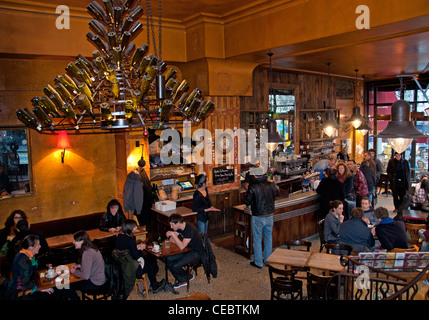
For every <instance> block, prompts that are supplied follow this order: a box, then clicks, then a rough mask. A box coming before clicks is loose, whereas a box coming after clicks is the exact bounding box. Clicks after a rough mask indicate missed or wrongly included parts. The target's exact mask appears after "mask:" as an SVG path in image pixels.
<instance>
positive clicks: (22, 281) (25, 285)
mask: <svg viewBox="0 0 429 320" xmlns="http://www.w3.org/2000/svg"><path fill="white" fill-rule="evenodd" d="M39 249H40V240H39V237H38V236H37V235H35V234H30V235H28V236H26V237H25V238H24V239H23V240H22V241H21V250H20V251H19V252H18V253H17V254H16V255H15V258H14V260H13V264H12V279H11V280H7V281H8V285H7V287H8V292H7V295H8V297H9V298H11V299H20V298H22V299H25V300H39V299H41V300H45V299H51V298H53V297H54V296H55V295H52V294H53V293H54V289H52V288H49V289H45V290H41V291H37V286H36V283H35V282H34V274H35V272H36V270H37V261H36V259H35V255H36V254H37V253H38V252H39Z"/></svg>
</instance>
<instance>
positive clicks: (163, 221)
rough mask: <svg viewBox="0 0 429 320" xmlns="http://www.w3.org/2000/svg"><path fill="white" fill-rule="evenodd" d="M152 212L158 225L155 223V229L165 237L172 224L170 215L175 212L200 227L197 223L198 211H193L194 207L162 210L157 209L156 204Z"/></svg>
mask: <svg viewBox="0 0 429 320" xmlns="http://www.w3.org/2000/svg"><path fill="white" fill-rule="evenodd" d="M152 213H153V218H154V220H155V221H154V222H155V224H156V225H154V231H155V232H156V233H158V234H160V235H161V237H163V238H165V233H166V232H167V231H168V230H171V229H170V224H169V222H168V219H169V218H170V216H171V215H172V214H174V213H177V214H180V215H181V216H182V217H183V220H184V221H186V222H190V223H192V224H193V225H194V226H195V227H196V228H198V225H197V213H196V212H193V211H192V209H189V208H187V207H184V206H183V207H176V209H173V210H168V211H161V210H157V209H155V205H153V206H152Z"/></svg>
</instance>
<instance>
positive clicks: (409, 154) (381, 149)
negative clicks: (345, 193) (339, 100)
mask: <svg viewBox="0 0 429 320" xmlns="http://www.w3.org/2000/svg"><path fill="white" fill-rule="evenodd" d="M428 83H429V77H427V78H426V79H424V78H423V79H421V80H419V84H420V86H421V87H422V89H423V90H425V89H426V88H427V85H428ZM403 85H404V87H405V90H403V99H404V100H406V101H408V102H409V103H410V105H411V112H422V113H424V112H425V110H426V109H427V108H429V103H428V101H427V100H426V97H425V95H424V93H423V92H422V90H421V88H420V87H419V86H418V85H417V83H416V82H415V81H414V80H413V79H411V78H410V79H406V81H405V83H403ZM427 95H429V90H427ZM400 98H401V90H400V83H399V80H397V79H396V80H395V81H390V82H388V81H387V82H379V83H369V84H367V102H368V104H367V105H368V109H367V114H368V117H369V123H370V126H371V127H372V128H374V129H375V130H376V131H377V133H379V132H381V131H383V130H384V129H385V128H386V126H387V123H388V122H389V121H390V114H391V105H392V103H393V102H395V101H396V100H398V99H400ZM424 114H425V115H427V113H424ZM415 125H416V127H417V129H419V130H420V131H421V132H423V133H425V134H429V122H428V121H416V122H415ZM373 134H374V130H372V131H370V133H369V135H368V149H371V148H374V149H375V150H376V152H377V156H378V158H379V159H380V160H381V161H382V163H383V167H384V170H386V167H387V162H388V160H389V159H390V157H391V154H392V149H391V147H390V145H389V143H388V141H387V139H380V138H378V139H374V138H373V136H372V135H373ZM428 141H429V140H428V139H425V138H423V139H416V140H413V143H412V144H411V145H410V147H409V148H408V149H407V150H406V151H405V158H406V159H407V160H408V161H409V162H410V165H411V177H412V178H414V179H415V180H419V178H420V176H421V175H422V174H424V173H426V174H427V173H428V171H429V170H428V167H429V166H428Z"/></svg>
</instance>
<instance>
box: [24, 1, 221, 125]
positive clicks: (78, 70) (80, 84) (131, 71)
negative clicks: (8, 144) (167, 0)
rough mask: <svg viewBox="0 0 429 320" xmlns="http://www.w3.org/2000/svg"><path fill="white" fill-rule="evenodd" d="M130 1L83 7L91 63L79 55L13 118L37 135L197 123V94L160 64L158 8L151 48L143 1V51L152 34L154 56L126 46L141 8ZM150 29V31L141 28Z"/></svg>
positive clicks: (208, 107)
mask: <svg viewBox="0 0 429 320" xmlns="http://www.w3.org/2000/svg"><path fill="white" fill-rule="evenodd" d="M139 2H140V1H138V0H137V1H136V0H123V1H121V0H104V1H103V5H104V6H102V5H100V4H99V3H98V2H97V1H93V2H91V3H90V4H89V5H88V6H87V10H88V12H89V14H90V15H91V16H92V17H93V18H94V19H93V20H91V21H90V23H89V27H90V31H89V32H88V33H87V35H86V37H87V39H88V40H89V42H91V44H93V45H94V46H95V47H96V49H97V50H95V51H94V52H93V53H92V55H93V58H92V59H87V58H86V57H84V56H83V55H81V54H79V55H78V56H77V58H76V60H75V61H73V62H70V63H69V64H68V65H67V67H66V68H65V70H66V73H64V74H62V75H58V76H57V77H55V80H54V82H55V85H54V86H51V85H49V84H48V85H47V86H46V87H45V88H44V89H43V91H44V93H45V95H43V96H39V97H34V98H33V99H32V100H31V102H32V104H33V107H34V109H33V112H34V114H33V113H32V112H31V111H30V110H28V109H27V108H25V109H19V110H18V111H17V117H18V119H19V120H21V121H22V122H23V123H24V124H25V125H26V126H28V127H30V128H33V129H36V130H38V131H48V132H49V131H56V130H83V129H106V130H111V129H123V130H127V129H132V128H139V127H143V128H146V127H149V126H151V127H154V128H158V129H162V128H164V127H166V126H169V125H170V124H175V123H177V124H180V123H182V122H183V121H184V120H185V119H187V120H190V121H195V122H199V121H201V119H202V118H204V117H205V116H207V114H209V113H210V112H211V111H212V110H213V109H214V104H213V102H212V101H203V98H202V92H201V90H199V89H198V88H197V89H194V90H193V91H192V92H191V93H187V90H188V89H189V84H188V81H187V80H185V79H183V80H182V81H181V82H178V81H176V80H175V79H174V77H175V74H176V73H177V71H176V70H175V69H174V68H167V64H166V63H165V62H164V61H163V60H162V58H161V0H159V43H158V50H157V48H156V43H155V31H154V28H153V19H152V9H151V0H146V11H147V28H148V30H147V31H148V43H149V41H150V36H149V34H150V32H149V29H150V27H151V28H152V37H153V47H154V53H155V54H152V53H148V51H149V47H148V45H145V44H143V45H142V46H140V47H136V45H135V44H134V43H133V42H132V40H134V39H135V38H136V37H137V35H138V34H139V33H140V32H141V31H142V30H143V25H142V24H141V23H140V22H139V21H138V20H139V18H140V17H141V16H142V15H143V8H142V7H141V6H140V5H139ZM149 22H150V25H151V26H150V27H149Z"/></svg>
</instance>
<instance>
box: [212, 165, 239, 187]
mask: <svg viewBox="0 0 429 320" xmlns="http://www.w3.org/2000/svg"><path fill="white" fill-rule="evenodd" d="M232 182H234V166H223V167H217V168H213V185H215V186H216V185H220V184H225V183H232Z"/></svg>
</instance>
